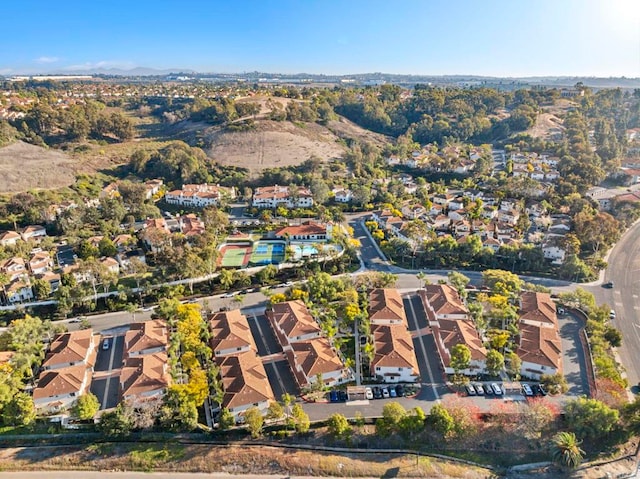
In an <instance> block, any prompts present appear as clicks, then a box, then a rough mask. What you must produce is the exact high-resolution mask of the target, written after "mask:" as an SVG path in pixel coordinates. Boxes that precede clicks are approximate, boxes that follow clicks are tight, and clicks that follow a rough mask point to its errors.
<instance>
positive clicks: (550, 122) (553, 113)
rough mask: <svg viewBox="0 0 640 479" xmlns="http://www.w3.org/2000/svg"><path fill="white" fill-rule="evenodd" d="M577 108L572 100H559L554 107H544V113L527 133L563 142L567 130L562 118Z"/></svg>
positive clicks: (535, 136)
mask: <svg viewBox="0 0 640 479" xmlns="http://www.w3.org/2000/svg"><path fill="white" fill-rule="evenodd" d="M575 106H576V105H575V103H574V102H573V101H571V100H567V99H558V100H556V101H555V103H554V104H553V105H549V106H544V107H542V113H540V114H539V115H538V117H537V118H536V122H535V124H534V125H533V126H532V127H531V128H529V129H528V130H527V131H526V132H525V133H526V134H528V135H531V136H532V137H534V138H542V139H544V140H551V141H560V140H562V135H563V134H564V130H565V128H564V125H563V121H562V118H561V117H562V116H563V115H564V114H565V113H566V112H567V111H569V110H570V109H571V108H573V107H575Z"/></svg>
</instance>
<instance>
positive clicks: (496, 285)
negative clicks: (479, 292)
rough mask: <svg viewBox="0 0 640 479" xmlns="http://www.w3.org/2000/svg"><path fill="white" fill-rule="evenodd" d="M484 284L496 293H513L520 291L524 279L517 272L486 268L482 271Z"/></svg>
mask: <svg viewBox="0 0 640 479" xmlns="http://www.w3.org/2000/svg"><path fill="white" fill-rule="evenodd" d="M482 281H483V282H484V285H485V286H487V287H489V288H490V289H491V290H492V291H493V292H494V293H496V294H506V295H514V294H517V293H519V292H520V289H521V288H522V285H523V284H524V281H522V280H521V279H520V278H519V277H518V275H517V274H513V273H510V272H509V271H503V270H501V269H487V270H485V271H484V272H483V273H482Z"/></svg>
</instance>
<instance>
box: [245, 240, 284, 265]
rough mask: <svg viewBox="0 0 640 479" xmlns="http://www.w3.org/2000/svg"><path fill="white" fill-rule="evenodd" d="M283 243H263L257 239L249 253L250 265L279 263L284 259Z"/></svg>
mask: <svg viewBox="0 0 640 479" xmlns="http://www.w3.org/2000/svg"><path fill="white" fill-rule="evenodd" d="M284 249H285V244H284V243H263V242H262V241H258V242H257V243H256V244H255V245H254V247H253V252H252V253H251V260H250V263H251V264H252V265H256V266H258V265H263V264H279V263H282V262H283V261H284Z"/></svg>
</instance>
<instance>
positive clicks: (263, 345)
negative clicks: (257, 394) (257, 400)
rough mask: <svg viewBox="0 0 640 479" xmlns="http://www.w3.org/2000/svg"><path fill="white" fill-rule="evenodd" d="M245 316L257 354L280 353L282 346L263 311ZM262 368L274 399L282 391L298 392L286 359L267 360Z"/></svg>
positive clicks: (262, 355) (247, 313)
mask: <svg viewBox="0 0 640 479" xmlns="http://www.w3.org/2000/svg"><path fill="white" fill-rule="evenodd" d="M245 316H246V317H247V322H248V323H249V329H250V330H251V334H252V335H253V340H254V341H255V343H256V346H257V348H258V356H261V357H265V356H271V355H272V354H277V353H281V352H282V347H281V346H280V343H278V340H277V339H276V336H275V334H274V332H273V329H271V325H270V324H269V320H268V319H267V317H266V316H265V314H264V312H262V313H256V312H246V313H245ZM264 369H265V371H266V373H267V377H268V378H269V383H270V384H271V389H272V390H273V394H274V396H275V397H276V399H280V398H281V397H282V395H283V394H284V393H288V394H292V395H294V396H297V395H298V394H300V391H299V390H298V386H297V384H296V381H295V379H294V377H293V373H292V372H291V368H290V367H289V362H288V361H286V360H283V359H280V360H274V361H267V362H266V363H265V365H264Z"/></svg>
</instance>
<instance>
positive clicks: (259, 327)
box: [246, 313, 282, 356]
mask: <svg viewBox="0 0 640 479" xmlns="http://www.w3.org/2000/svg"><path fill="white" fill-rule="evenodd" d="M246 316H247V321H248V323H249V329H251V334H253V340H254V341H255V343H256V346H257V347H258V355H259V356H268V355H270V354H275V353H280V352H282V348H281V347H280V344H279V343H278V340H277V339H276V336H275V334H274V333H273V330H272V329H271V325H269V321H268V320H267V317H266V316H265V315H264V314H255V313H247V314H246Z"/></svg>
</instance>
